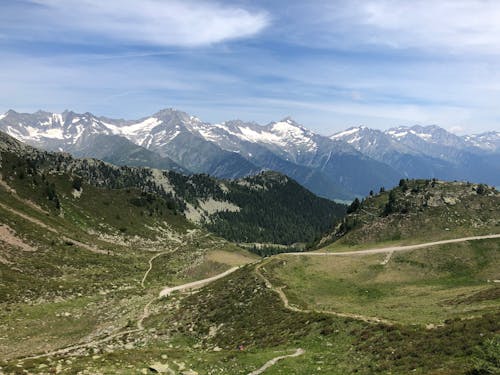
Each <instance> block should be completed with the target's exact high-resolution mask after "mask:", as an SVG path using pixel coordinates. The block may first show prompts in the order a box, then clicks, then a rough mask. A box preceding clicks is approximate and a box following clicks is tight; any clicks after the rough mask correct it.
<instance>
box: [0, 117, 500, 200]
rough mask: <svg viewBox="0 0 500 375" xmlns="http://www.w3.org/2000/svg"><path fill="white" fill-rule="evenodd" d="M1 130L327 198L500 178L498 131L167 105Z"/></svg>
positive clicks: (65, 147) (9, 122)
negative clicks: (211, 114) (272, 175)
mask: <svg viewBox="0 0 500 375" xmlns="http://www.w3.org/2000/svg"><path fill="white" fill-rule="evenodd" d="M0 130H1V131H4V132H6V133H7V134H9V135H11V136H13V137H15V138H17V139H19V140H21V141H23V142H26V143H28V144H31V145H33V146H37V147H41V148H44V149H47V150H52V151H65V152H69V153H71V154H73V155H75V156H77V157H95V158H99V159H102V160H104V161H108V162H110V163H114V164H118V165H128V166H149V167H154V168H159V169H168V170H173V171H177V172H181V173H184V174H191V173H207V174H210V175H213V176H215V177H220V178H230V179H231V178H240V177H244V176H248V175H254V174H257V173H259V172H261V171H263V170H276V171H279V172H281V173H283V174H286V175H288V176H289V177H291V178H293V179H295V180H296V181H298V182H299V183H301V184H302V185H303V186H305V187H306V188H308V189H309V190H311V191H312V192H314V193H316V194H318V195H320V196H323V197H327V198H330V199H338V200H346V199H352V198H354V197H356V196H364V195H366V194H367V193H368V191H370V190H374V189H377V190H378V189H379V188H380V187H381V186H386V187H390V186H394V185H395V184H396V183H397V182H398V181H399V179H401V178H406V177H410V178H433V177H437V178H440V179H448V180H473V181H476V182H485V183H488V184H492V185H496V186H499V185H500V132H496V131H493V132H488V133H483V134H478V135H468V136H463V137H460V136H457V135H454V134H452V133H450V132H448V131H446V130H444V129H442V128H440V127H438V126H418V125H417V126H412V127H397V128H392V129H389V130H386V131H380V130H375V129H370V128H366V127H355V128H349V129H347V130H345V131H343V132H340V133H336V134H334V135H332V136H330V137H327V136H324V135H320V134H317V133H314V132H312V131H310V130H308V129H307V128H305V127H303V126H302V125H300V124H298V123H296V122H295V121H294V120H293V119H291V118H289V117H287V118H284V119H283V120H281V121H277V122H272V123H270V124H268V125H265V126H262V125H259V124H257V123H253V122H243V121H240V120H234V121H226V122H223V123H217V124H211V123H208V122H204V121H202V120H200V119H199V118H197V117H194V116H191V115H189V114H187V113H185V112H182V111H178V110H174V109H164V110H161V111H159V112H157V113H155V114H153V115H152V116H148V117H145V118H141V119H138V120H123V119H111V118H106V117H99V116H95V115H93V114H91V113H84V114H78V113H74V112H71V111H65V112H63V113H51V112H44V111H38V112H35V113H32V114H26V113H18V112H15V111H13V110H10V111H8V112H6V113H5V114H3V115H0Z"/></svg>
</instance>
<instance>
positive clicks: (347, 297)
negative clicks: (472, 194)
mask: <svg viewBox="0 0 500 375" xmlns="http://www.w3.org/2000/svg"><path fill="white" fill-rule="evenodd" d="M386 262H387V263H386ZM385 263H386V264H385ZM499 264H500V240H497V239H494V240H481V241H470V242H464V243H457V244H449V245H441V246H435V247H430V248H427V249H419V250H413V251H408V252H399V253H393V254H392V255H390V254H373V255H363V256H361V255H359V256H327V257H290V256H288V257H278V258H277V259H276V260H275V261H273V262H272V263H271V264H270V265H269V266H268V267H267V268H266V269H267V271H268V272H267V276H268V277H269V278H271V279H273V282H274V283H276V284H277V286H280V285H283V286H284V287H285V289H284V291H285V292H286V294H287V296H288V298H289V300H290V303H294V304H296V305H298V306H303V307H304V308H309V309H317V310H327V311H337V312H343V313H353V314H362V315H366V316H374V317H380V318H384V319H388V320H391V321H395V322H401V323H405V324H421V325H426V324H441V323H442V322H443V321H445V320H446V319H454V318H470V317H473V316H478V315H483V314H486V313H491V312H494V311H498V309H499V307H500V284H498V283H495V282H493V281H492V280H498V279H500V269H499V268H498V265H499Z"/></svg>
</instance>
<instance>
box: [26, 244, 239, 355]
mask: <svg viewBox="0 0 500 375" xmlns="http://www.w3.org/2000/svg"><path fill="white" fill-rule="evenodd" d="M181 246H182V245H181ZM179 247H180V246H178V247H176V248H175V249H172V250H168V251H163V252H161V253H158V254H156V255H154V256H153V257H152V258H150V259H149V261H148V263H149V268H148V269H147V270H146V272H145V274H144V276H143V278H142V280H141V287H142V288H143V289H145V286H144V282H145V281H146V278H147V276H148V274H149V272H150V271H151V269H152V268H153V261H154V260H155V259H156V258H158V257H159V256H161V255H165V254H168V253H172V252H174V251H176V250H177V249H178V248H179ZM238 268H239V267H233V268H230V269H229V270H227V271H224V272H222V273H220V274H218V275H215V276H212V277H209V278H207V279H203V280H198V281H194V282H190V283H187V284H183V285H178V286H175V287H167V288H164V289H163V290H162V291H161V292H160V294H159V295H158V296H157V297H154V298H153V299H151V300H149V302H147V303H146V304H145V305H144V307H143V309H142V313H141V315H140V316H139V318H138V319H137V328H135V329H128V330H125V331H121V332H116V333H114V334H111V335H109V336H106V337H104V338H101V339H97V340H92V341H89V342H84V343H80V344H76V345H71V346H68V347H65V348H61V349H57V350H54V351H51V352H46V353H42V354H37V355H33V356H27V357H22V359H36V358H43V357H49V356H54V355H60V354H67V353H69V352H72V351H74V350H78V349H84V348H89V347H94V346H97V345H99V344H103V343H106V342H109V341H111V340H113V339H115V338H118V337H121V336H124V335H127V334H131V333H136V332H140V331H143V330H144V324H143V323H144V320H145V319H146V318H147V317H148V316H149V314H150V310H149V308H150V306H151V305H152V304H153V303H154V302H155V301H157V300H158V299H159V298H161V297H164V296H167V295H168V294H170V293H171V292H173V291H178V290H180V291H182V290H188V289H194V288H197V287H201V286H204V285H206V284H209V283H211V282H212V281H215V280H218V279H220V278H222V277H225V276H227V275H229V274H230V273H232V272H234V271H236V270H237V269H238ZM162 293H163V294H162Z"/></svg>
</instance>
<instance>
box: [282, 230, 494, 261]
mask: <svg viewBox="0 0 500 375" xmlns="http://www.w3.org/2000/svg"><path fill="white" fill-rule="evenodd" d="M492 238H500V234H488V235H485V236H473V237H462V238H455V239H452V240H442V241H434V242H426V243H421V244H417V245H405V246H389V247H381V248H375V249H366V250H353V251H341V252H326V251H325V252H302V253H298V252H291V253H282V254H279V255H300V256H329V255H364V254H380V253H387V252H393V251H408V250H415V249H422V248H425V247H431V246H437V245H445V244H449V243H457V242H467V241H476V240H487V239H492Z"/></svg>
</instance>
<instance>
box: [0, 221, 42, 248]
mask: <svg viewBox="0 0 500 375" xmlns="http://www.w3.org/2000/svg"><path fill="white" fill-rule="evenodd" d="M0 241H3V242H5V243H6V244H8V245H11V246H14V247H17V248H19V249H21V250H23V251H29V252H33V251H36V248H35V247H33V246H31V245H30V244H28V243H26V242H24V240H23V239H22V238H20V237H19V236H17V234H16V231H15V230H14V229H12V228H11V227H9V226H8V225H5V224H0Z"/></svg>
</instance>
